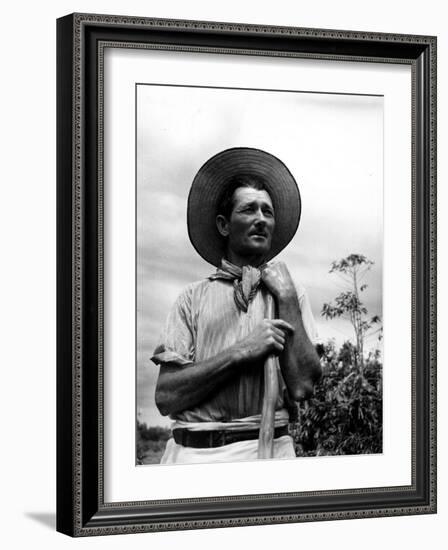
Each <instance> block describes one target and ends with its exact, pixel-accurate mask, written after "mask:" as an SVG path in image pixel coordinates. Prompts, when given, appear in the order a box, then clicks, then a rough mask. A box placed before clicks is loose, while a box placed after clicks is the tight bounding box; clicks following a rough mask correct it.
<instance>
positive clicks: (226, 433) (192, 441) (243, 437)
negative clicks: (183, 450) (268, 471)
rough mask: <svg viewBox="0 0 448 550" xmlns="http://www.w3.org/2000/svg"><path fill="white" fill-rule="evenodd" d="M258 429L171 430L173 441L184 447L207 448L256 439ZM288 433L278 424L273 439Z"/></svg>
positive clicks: (285, 428) (285, 427)
mask: <svg viewBox="0 0 448 550" xmlns="http://www.w3.org/2000/svg"><path fill="white" fill-rule="evenodd" d="M259 434H260V431H259V430H258V429H256V430H233V431H231V430H204V431H197V432H194V431H191V430H188V429H186V428H176V429H174V430H173V437H174V441H175V442H176V443H178V444H179V445H183V446H184V447H193V448H195V449H207V448H212V447H222V446H223V445H230V443H236V442H237V441H247V440H249V439H258V437H259ZM283 435H288V426H280V427H279V428H275V430H274V439H276V438H277V437H282V436H283Z"/></svg>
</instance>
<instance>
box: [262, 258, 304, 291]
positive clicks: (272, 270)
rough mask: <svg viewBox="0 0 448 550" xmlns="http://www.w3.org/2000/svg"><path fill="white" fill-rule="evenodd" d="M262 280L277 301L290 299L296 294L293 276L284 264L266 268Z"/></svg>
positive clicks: (277, 263) (276, 263)
mask: <svg viewBox="0 0 448 550" xmlns="http://www.w3.org/2000/svg"><path fill="white" fill-rule="evenodd" d="M261 279H262V281H263V282H264V284H265V285H266V287H267V289H268V290H269V291H270V293H271V294H272V295H273V296H275V297H276V298H277V299H279V298H289V297H290V296H294V295H295V293H296V289H295V287H294V283H293V281H292V279H291V275H290V274H289V271H288V268H287V267H286V264H284V263H283V262H273V263H272V264H269V265H268V266H266V267H265V268H264V269H263V271H262V273H261Z"/></svg>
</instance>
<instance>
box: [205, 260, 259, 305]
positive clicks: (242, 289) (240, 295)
mask: <svg viewBox="0 0 448 550" xmlns="http://www.w3.org/2000/svg"><path fill="white" fill-rule="evenodd" d="M263 267H264V265H262V266H260V268H257V267H252V266H251V265H244V266H243V267H238V266H237V265H234V264H232V263H230V262H229V261H227V260H225V259H222V260H221V267H220V268H218V269H217V270H216V272H215V273H213V275H210V277H209V279H210V280H212V281H213V280H216V279H224V280H227V281H233V289H234V292H233V299H234V300H235V304H236V305H237V307H238V308H239V309H240V310H241V311H244V312H247V310H248V308H249V304H250V302H251V301H252V300H253V299H254V297H255V294H256V293H257V290H258V287H259V286H260V282H261V272H262V270H263Z"/></svg>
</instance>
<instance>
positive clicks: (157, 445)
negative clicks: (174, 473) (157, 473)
mask: <svg viewBox="0 0 448 550" xmlns="http://www.w3.org/2000/svg"><path fill="white" fill-rule="evenodd" d="M136 436H137V464H158V463H159V462H160V458H161V457H162V455H163V452H164V451H165V447H166V442H167V441H168V439H169V438H170V436H171V430H170V429H169V428H163V427H161V426H150V427H148V426H147V425H146V424H145V423H142V422H139V421H138V420H137V431H136Z"/></svg>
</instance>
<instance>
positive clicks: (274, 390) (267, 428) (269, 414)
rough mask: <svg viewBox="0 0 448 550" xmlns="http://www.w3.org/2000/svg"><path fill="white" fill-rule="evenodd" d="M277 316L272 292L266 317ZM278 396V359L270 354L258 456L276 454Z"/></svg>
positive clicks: (265, 364) (265, 372)
mask: <svg viewBox="0 0 448 550" xmlns="http://www.w3.org/2000/svg"><path fill="white" fill-rule="evenodd" d="M274 316H275V303H274V298H273V297H272V295H271V294H268V296H267V302H266V318H268V319H273V318H274ZM277 396H278V375H277V361H276V358H275V356H274V355H270V356H269V357H268V358H267V359H266V361H265V363H264V395H263V408H262V411H261V423H260V435H259V439H258V458H272V457H273V456H274V423H275V403H276V401H277Z"/></svg>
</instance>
